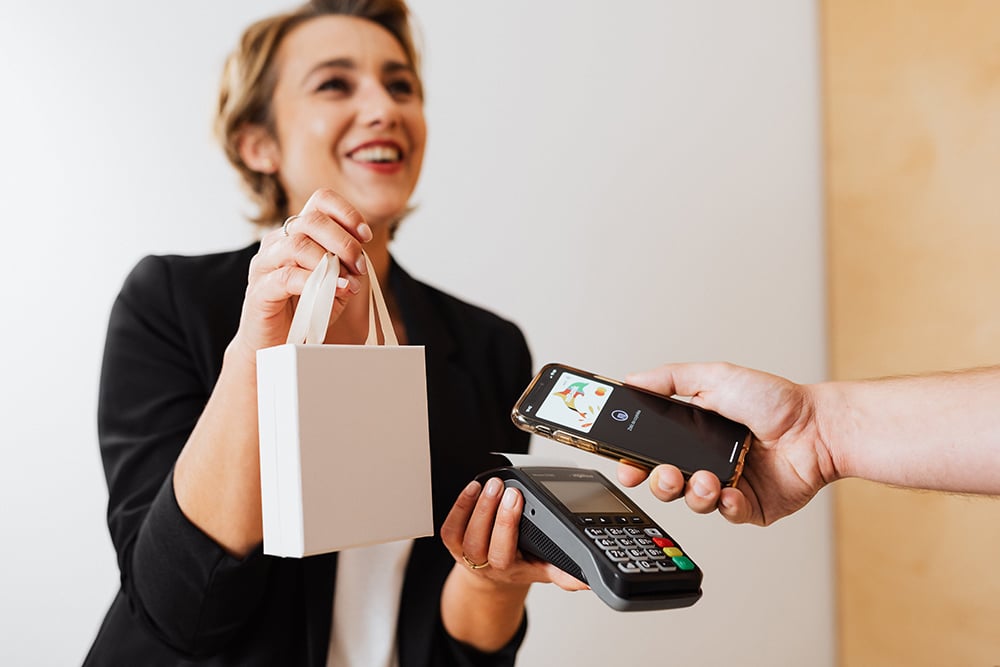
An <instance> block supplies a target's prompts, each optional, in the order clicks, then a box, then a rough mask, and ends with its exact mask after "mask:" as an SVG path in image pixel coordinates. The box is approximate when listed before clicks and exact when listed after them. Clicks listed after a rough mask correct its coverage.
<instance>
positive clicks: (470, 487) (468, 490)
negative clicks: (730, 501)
mask: <svg viewBox="0 0 1000 667" xmlns="http://www.w3.org/2000/svg"><path fill="white" fill-rule="evenodd" d="M462 495H463V496H469V497H470V498H472V497H475V496H478V495H479V482H477V481H476V480H472V481H471V482H469V483H468V484H466V485H465V488H464V489H462Z"/></svg>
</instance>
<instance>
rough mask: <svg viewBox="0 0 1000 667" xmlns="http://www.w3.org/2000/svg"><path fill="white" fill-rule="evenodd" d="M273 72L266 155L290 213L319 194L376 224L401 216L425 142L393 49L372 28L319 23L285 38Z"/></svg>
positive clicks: (414, 97) (412, 85)
mask: <svg viewBox="0 0 1000 667" xmlns="http://www.w3.org/2000/svg"><path fill="white" fill-rule="evenodd" d="M276 66H277V73H278V79H277V83H276V86H275V91H274V98H273V101H272V105H273V106H272V111H273V114H274V120H275V131H276V135H277V136H276V140H277V141H276V142H275V143H274V146H273V147H272V148H273V151H274V152H275V159H274V163H275V164H276V166H277V173H278V177H279V179H280V180H281V183H282V185H283V186H284V187H285V191H286V192H287V194H288V199H289V209H290V210H291V211H292V212H293V213H294V212H296V211H299V210H300V209H301V208H302V206H303V205H304V204H305V202H306V200H308V198H309V197H310V196H311V195H312V193H313V192H314V191H315V190H317V189H318V188H324V187H325V188H332V189H333V190H335V191H337V192H339V193H340V194H341V195H343V196H344V197H346V198H347V199H348V201H350V202H351V203H352V204H354V206H356V207H357V208H358V209H359V210H360V211H361V213H362V214H363V215H364V216H365V217H366V218H367V220H368V222H369V224H371V225H373V226H376V225H384V224H386V223H387V222H390V221H391V220H393V219H395V218H396V217H398V216H399V215H400V214H401V213H402V212H403V211H404V210H405V208H406V205H407V202H409V199H410V195H412V194H413V190H414V188H415V187H416V185H417V178H418V177H419V176H420V165H421V163H422V162H423V157H424V143H425V141H426V138H427V126H426V124H425V122H424V109H423V97H422V93H421V90H420V83H419V80H418V79H417V76H416V73H415V72H414V71H413V69H412V66H411V64H410V63H409V62H408V60H407V58H406V55H405V52H404V51H403V48H402V46H400V44H399V42H397V41H396V39H395V38H394V37H393V36H392V34H391V33H390V32H389V31H387V30H386V29H384V28H382V27H381V26H379V25H377V24H375V23H373V22H371V21H367V20H365V19H359V18H355V17H350V16H321V17H318V18H315V19H310V20H309V21H307V22H305V23H303V24H302V25H300V26H298V27H296V28H295V29H294V30H292V31H291V32H290V33H288V35H286V36H285V38H284V40H283V42H282V44H281V47H280V48H279V50H278V54H277V63H276Z"/></svg>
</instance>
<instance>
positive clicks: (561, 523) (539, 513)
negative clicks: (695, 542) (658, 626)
mask: <svg viewBox="0 0 1000 667" xmlns="http://www.w3.org/2000/svg"><path fill="white" fill-rule="evenodd" d="M491 477H498V478H500V479H501V480H503V483H504V485H505V486H507V487H514V488H515V489H517V490H518V491H520V492H521V495H522V496H523V497H524V511H523V513H522V515H521V526H520V534H519V537H518V548H519V549H520V550H521V552H522V553H524V554H529V555H531V556H534V557H536V558H540V559H542V560H545V561H547V562H549V563H552V564H553V565H555V566H556V567H558V568H559V569H561V570H563V571H564V572H567V573H569V574H571V575H573V576H574V577H576V578H577V579H579V580H580V581H583V582H585V583H587V584H588V585H589V586H590V588H591V589H592V590H593V591H594V592H595V593H596V594H597V596H598V597H599V598H600V599H601V600H603V601H604V602H605V603H606V604H607V605H608V606H609V607H612V608H613V609H617V610H618V611H649V610H654V609H675V608H678V607H687V606H690V605H693V604H694V603H695V602H697V601H698V599H699V598H700V597H701V579H702V573H701V570H700V569H699V568H698V566H697V565H695V564H694V562H693V561H692V560H691V559H690V558H689V557H688V555H687V554H686V553H685V552H684V550H683V549H682V548H681V546H680V545H679V544H678V543H677V541H676V540H674V539H673V538H671V537H670V535H668V534H667V533H666V531H664V530H663V529H662V528H661V527H660V526H658V525H656V523H654V522H653V520H652V519H650V518H649V517H648V516H647V515H646V514H645V513H644V512H643V511H642V510H641V509H639V507H638V506H636V504H635V503H634V502H632V500H631V499H630V498H629V497H628V496H626V495H625V494H624V493H622V492H621V491H620V490H619V489H618V488H617V487H616V486H615V485H614V484H612V483H611V481H610V480H608V479H607V478H606V477H604V475H602V474H601V473H599V472H598V471H596V470H587V469H580V468H571V467H565V468H564V467H553V466H537V467H531V466H525V467H520V466H509V467H503V468H496V469H493V470H490V471H487V472H484V473H483V474H481V475H479V477H478V478H477V479H478V480H479V481H480V482H481V483H483V484H485V483H486V481H487V480H488V479H489V478H491Z"/></svg>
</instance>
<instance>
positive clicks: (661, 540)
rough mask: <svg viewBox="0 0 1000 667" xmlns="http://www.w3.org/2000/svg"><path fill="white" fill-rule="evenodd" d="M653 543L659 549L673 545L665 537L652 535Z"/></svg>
mask: <svg viewBox="0 0 1000 667" xmlns="http://www.w3.org/2000/svg"><path fill="white" fill-rule="evenodd" d="M653 544H655V545H656V546H658V547H660V548H661V549H666V548H667V547H672V546H674V543H673V542H671V541H670V540H668V539H667V538H665V537H654V538H653Z"/></svg>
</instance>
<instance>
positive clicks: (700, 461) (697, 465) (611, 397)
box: [511, 364, 751, 486]
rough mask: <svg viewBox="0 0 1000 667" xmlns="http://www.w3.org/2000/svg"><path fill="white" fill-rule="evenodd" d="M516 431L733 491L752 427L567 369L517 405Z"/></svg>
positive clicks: (535, 384)
mask: <svg viewBox="0 0 1000 667" xmlns="http://www.w3.org/2000/svg"><path fill="white" fill-rule="evenodd" d="M511 418H512V419H513V420H514V424H516V425H517V427H518V428H521V429H523V430H525V431H529V432H531V433H537V434H538V435H541V436H545V437H546V438H551V439H553V440H558V441H559V442H562V443H564V444H567V445H573V446H574V447H578V448H580V449H583V450H585V451H588V452H593V453H595V454H601V455H603V456H607V457H609V458H612V459H615V460H618V461H625V462H628V463H633V464H636V465H638V466H641V467H644V468H652V467H655V466H657V465H659V464H661V463H669V464H672V465H675V466H677V467H678V468H680V470H681V472H682V473H684V476H685V477H690V476H691V474H692V473H694V472H695V471H697V470H708V471H710V472H712V473H714V474H715V475H716V476H717V477H718V478H719V480H720V481H721V482H722V483H723V484H725V485H729V486H735V485H736V482H737V481H738V480H739V478H740V473H742V471H743V461H744V459H745V458H746V453H747V450H748V449H749V447H750V440H751V433H750V429H749V428H747V427H746V426H744V425H743V424H739V423H737V422H734V421H732V420H731V419H727V418H726V417H723V416H722V415H720V414H718V413H716V412H712V411H711V410H706V409H704V408H701V407H698V406H697V405H692V404H690V403H686V402H684V401H680V400H677V399H675V398H670V397H668V396H661V395H660V394H655V393H653V392H650V391H646V390H644V389H639V388H638V387H632V386H629V385H626V384H623V383H621V382H619V381H618V380H612V379H610V378H606V377H602V376H600V375H595V374H593V373H589V372H587V371H582V370H580V369H577V368H571V367H569V366H564V365H562V364H546V365H545V366H544V367H543V368H542V370H540V371H539V372H538V375H536V376H535V378H534V379H533V380H532V381H531V384H530V385H528V388H527V389H525V390H524V393H523V394H522V395H521V398H520V399H519V400H518V401H517V403H516V404H515V405H514V410H513V412H512V413H511Z"/></svg>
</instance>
